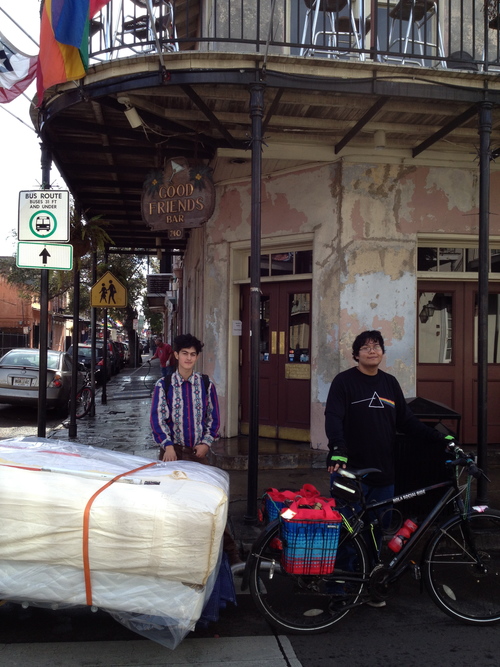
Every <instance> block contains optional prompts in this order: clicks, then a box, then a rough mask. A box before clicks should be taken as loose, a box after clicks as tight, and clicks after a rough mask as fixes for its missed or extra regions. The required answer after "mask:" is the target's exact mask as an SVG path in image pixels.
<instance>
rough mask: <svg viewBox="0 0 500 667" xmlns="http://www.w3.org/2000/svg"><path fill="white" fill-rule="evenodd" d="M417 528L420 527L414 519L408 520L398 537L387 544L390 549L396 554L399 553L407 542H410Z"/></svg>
mask: <svg viewBox="0 0 500 667" xmlns="http://www.w3.org/2000/svg"><path fill="white" fill-rule="evenodd" d="M417 528H418V526H417V524H416V523H415V521H413V520H412V519H406V521H405V522H404V524H403V525H402V526H401V528H400V529H399V530H398V532H397V533H396V535H394V537H393V538H392V539H391V540H389V542H388V543H387V546H388V547H389V549H390V550H391V551H394V553H396V554H397V553H399V552H400V551H401V549H402V548H403V547H404V545H405V544H406V542H407V541H408V540H409V538H410V536H411V535H412V533H414V532H415V531H416V530H417Z"/></svg>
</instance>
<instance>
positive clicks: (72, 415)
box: [68, 203, 82, 438]
mask: <svg viewBox="0 0 500 667" xmlns="http://www.w3.org/2000/svg"><path fill="white" fill-rule="evenodd" d="M81 215H82V209H81V206H80V204H78V203H77V204H75V218H76V221H77V223H78V222H79V220H80V218H81ZM79 342H80V258H79V257H75V258H74V266H73V366H72V368H71V392H70V403H69V427H68V435H69V437H70V438H76V436H77V432H78V428H77V425H76V395H77V393H78V391H79V390H80V389H81V387H79V386H78V344H79Z"/></svg>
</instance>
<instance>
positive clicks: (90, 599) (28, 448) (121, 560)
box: [0, 438, 229, 630]
mask: <svg viewBox="0 0 500 667" xmlns="http://www.w3.org/2000/svg"><path fill="white" fill-rule="evenodd" d="M228 493H229V483H228V476H227V474H226V473H225V472H223V471H221V470H219V469H217V468H213V467H210V466H203V465H200V464H198V463H193V462H188V461H175V462H169V463H159V462H156V461H155V462H152V461H151V460H150V459H145V458H141V457H136V456H132V455H128V454H120V453H118V452H113V451H109V450H105V449H96V448H93V447H88V446H84V445H78V444H74V443H68V442H64V441H51V440H46V439H43V438H38V439H37V438H24V439H23V438H21V439H19V440H16V439H11V440H2V441H0V525H1V526H2V529H1V535H0V599H1V598H3V599H12V600H18V601H21V602H24V601H26V602H28V603H33V602H35V603H36V602H44V603H51V604H57V605H60V604H70V605H78V604H87V605H92V606H95V607H101V608H104V609H107V610H112V611H117V612H130V613H134V614H146V615H154V616H160V617H165V618H168V619H170V620H171V619H174V622H175V623H181V625H182V626H183V627H184V626H185V628H186V630H188V629H190V627H191V626H193V625H194V623H195V622H196V620H197V619H198V618H199V615H200V613H201V611H202V608H203V605H204V602H205V600H206V599H207V596H208V595H209V593H210V586H211V585H213V579H214V574H216V571H217V567H218V563H219V558H220V549H221V541H222V535H223V532H224V528H225V524H226V519H227V507H228ZM207 583H208V586H207ZM168 622H170V621H168Z"/></svg>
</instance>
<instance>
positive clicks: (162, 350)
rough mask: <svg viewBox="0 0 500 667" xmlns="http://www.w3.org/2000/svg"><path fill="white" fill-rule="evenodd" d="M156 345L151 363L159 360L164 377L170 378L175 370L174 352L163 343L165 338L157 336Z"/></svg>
mask: <svg viewBox="0 0 500 667" xmlns="http://www.w3.org/2000/svg"><path fill="white" fill-rule="evenodd" d="M155 343H156V349H155V352H154V354H153V356H152V357H151V359H150V361H153V359H159V360H160V366H161V374H162V376H163V377H164V378H166V377H169V376H170V375H172V373H173V372H174V370H175V355H174V350H173V349H172V347H171V346H170V345H169V344H168V343H164V342H163V338H162V337H161V336H156V338H155Z"/></svg>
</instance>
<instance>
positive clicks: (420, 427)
mask: <svg viewBox="0 0 500 667" xmlns="http://www.w3.org/2000/svg"><path fill="white" fill-rule="evenodd" d="M325 428H326V435H327V437H328V447H329V450H330V455H331V454H335V455H341V456H347V457H348V466H350V467H352V468H378V469H379V470H380V471H381V472H380V473H374V474H372V475H369V476H368V477H367V478H366V482H367V483H368V484H370V485H372V486H386V485H388V484H393V483H394V448H395V443H396V433H398V432H399V433H405V434H407V435H412V436H414V437H416V438H421V439H425V440H433V441H435V442H436V443H439V442H441V443H442V442H443V441H444V436H443V435H442V434H441V433H439V432H438V431H436V430H435V429H433V428H430V427H429V426H426V425H425V424H423V423H422V422H421V421H419V419H417V417H415V415H414V414H413V413H412V411H411V410H410V408H409V407H408V405H407V403H406V401H405V398H404V396H403V392H402V390H401V387H400V385H399V382H398V381H397V380H396V378H395V377H394V376H393V375H389V373H385V372H384V371H381V370H380V369H379V370H378V372H377V374H376V375H366V374H365V373H362V372H361V371H360V370H359V369H358V368H357V367H354V368H350V369H349V370H347V371H343V372H342V373H339V374H338V375H337V376H336V377H335V378H334V380H333V382H332V384H331V386H330V391H329V393H328V399H327V401H326V408H325ZM328 458H329V457H328Z"/></svg>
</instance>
